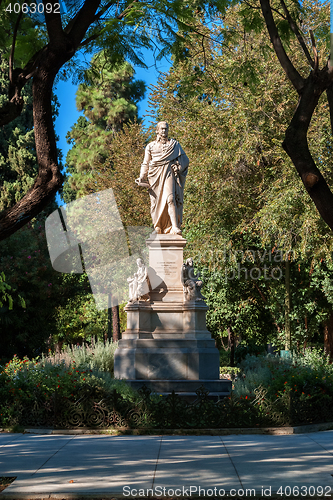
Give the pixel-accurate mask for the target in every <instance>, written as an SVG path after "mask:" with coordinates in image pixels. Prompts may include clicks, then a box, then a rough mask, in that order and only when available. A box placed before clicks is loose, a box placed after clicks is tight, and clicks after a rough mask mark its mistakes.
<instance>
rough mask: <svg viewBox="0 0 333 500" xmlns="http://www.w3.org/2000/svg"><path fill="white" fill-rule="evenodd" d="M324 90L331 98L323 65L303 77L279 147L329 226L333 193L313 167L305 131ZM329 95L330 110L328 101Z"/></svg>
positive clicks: (326, 69)
mask: <svg viewBox="0 0 333 500" xmlns="http://www.w3.org/2000/svg"><path fill="white" fill-rule="evenodd" d="M325 90H326V92H327V91H328V96H330V97H331V95H332V94H331V92H332V76H331V75H330V73H329V71H328V68H327V66H326V67H325V68H323V69H322V70H321V71H320V72H318V73H315V72H311V73H310V75H309V77H308V78H307V79H306V80H305V84H304V88H303V91H302V93H301V95H300V97H299V101H298V105H297V108H296V111H295V113H294V116H293V118H292V120H291V122H290V125H289V127H288V129H287V131H286V135H285V139H284V141H283V144H282V146H283V148H284V150H285V151H286V153H287V154H288V156H289V157H290V158H291V160H292V162H293V164H294V165H295V167H296V170H297V172H298V174H299V176H300V177H301V179H302V182H303V184H304V186H305V188H306V190H307V192H308V194H309V195H310V197H311V198H312V200H313V202H314V203H315V205H316V207H317V210H318V212H319V213H320V215H321V217H322V218H323V220H324V221H325V222H326V224H327V225H328V226H329V227H330V228H331V229H333V210H332V207H333V194H332V192H331V190H330V188H329V186H328V184H327V182H326V181H325V179H324V177H323V176H322V174H321V172H320V170H319V169H318V168H317V166H316V164H315V162H314V160H313V158H312V155H311V153H310V151H309V146H308V141H307V132H308V128H309V125H310V122H311V118H312V115H313V113H314V110H315V109H316V107H317V104H318V101H319V98H320V96H321V94H322V93H323V92H324V91H325ZM330 97H329V103H330V112H331V109H332V108H331V105H332V101H331V99H330Z"/></svg>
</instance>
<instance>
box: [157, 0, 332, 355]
mask: <svg viewBox="0 0 333 500" xmlns="http://www.w3.org/2000/svg"><path fill="white" fill-rule="evenodd" d="M288 6H289V4H288ZM289 7H290V8H291V11H292V13H293V14H292V15H296V12H297V15H299V17H300V19H301V21H302V23H303V24H302V30H304V32H305V31H306V29H307V28H308V27H309V26H310V25H311V23H312V21H313V20H314V17H316V19H318V26H317V27H318V29H320V27H324V26H325V21H324V20H325V19H326V20H327V19H328V18H327V15H328V9H327V5H323V4H319V3H316V2H305V3H304V4H303V5H302V8H301V9H300V11H299V10H298V9H299V7H298V6H296V5H295V6H292V5H291V6H289ZM314 12H315V13H316V14H314ZM326 22H327V21H326ZM262 23H263V19H262V15H261V13H260V10H256V9H250V8H249V7H248V6H246V5H241V6H239V5H237V6H232V7H230V8H227V9H226V11H225V15H224V16H223V19H221V18H220V19H217V22H216V23H215V24H212V25H211V26H210V27H208V26H207V25H205V24H204V22H202V20H198V24H197V32H196V34H187V36H186V39H185V42H184V43H185V46H186V47H187V55H186V57H184V58H183V59H182V60H175V61H174V64H173V66H172V68H171V70H170V71H169V72H168V73H167V74H163V75H162V76H161V78H160V80H159V84H158V86H156V87H155V88H154V90H153V92H152V95H151V103H152V116H153V117H154V118H155V120H156V121H157V120H161V119H163V120H166V121H168V123H169V125H170V130H171V134H172V136H173V137H175V138H176V139H177V140H179V141H180V143H181V144H182V146H183V147H184V149H185V151H186V153H187V155H188V156H189V158H190V168H189V174H188V176H187V181H186V189H185V200H184V221H185V227H184V235H185V237H186V239H187V240H188V244H187V247H186V252H187V255H191V256H192V257H193V258H194V261H195V262H196V263H197V265H198V267H199V269H200V271H201V274H202V278H203V281H204V283H205V286H204V289H203V294H204V296H205V297H206V299H207V302H208V304H209V306H210V311H209V313H208V315H207V320H208V325H209V328H210V330H211V331H212V333H213V335H214V336H215V338H217V339H218V338H219V337H223V336H225V332H226V330H227V328H228V327H230V326H231V327H232V328H233V331H234V333H235V335H237V336H241V338H242V339H243V340H245V341H247V340H251V339H252V340H256V341H257V343H263V344H264V343H267V342H271V341H273V340H274V343H275V345H281V346H282V345H283V344H284V336H285V293H286V288H285V280H284V278H285V260H286V258H287V257H286V256H287V255H288V252H289V251H291V255H292V264H291V295H292V298H291V304H292V310H291V318H290V319H291V326H292V343H293V345H299V344H301V343H304V342H307V341H309V340H310V339H311V338H313V336H317V338H318V336H319V335H320V331H321V325H322V323H323V322H324V321H325V320H326V318H327V317H328V315H329V313H330V311H331V303H330V288H331V281H332V268H331V264H330V261H331V252H332V243H333V239H332V235H331V234H330V232H329V231H328V229H327V227H326V226H325V224H324V223H323V222H322V220H321V218H320V216H319V215H318V213H317V211H316V209H315V207H314V205H313V204H312V202H311V200H310V198H309V196H308V194H307V192H306V191H305V189H304V187H303V184H302V182H301V180H300V179H299V177H298V174H297V172H296V171H295V169H294V167H293V166H292V164H291V162H290V159H289V158H288V157H287V155H286V154H285V152H284V151H283V149H282V147H281V143H282V140H283V138H284V133H285V130H286V128H287V126H288V124H289V121H290V119H291V117H292V114H293V112H294V106H295V99H297V97H296V95H295V92H294V90H293V88H292V87H291V85H290V82H289V81H288V79H287V77H286V75H285V74H284V73H283V71H282V69H281V68H280V67H279V65H277V63H276V56H275V54H274V53H273V52H272V50H271V48H270V46H269V44H268V40H267V36H266V32H265V31H262V29H261V27H262ZM305 25H306V27H305ZM199 32H200V33H201V35H198V33H199ZM284 39H285V41H286V43H288V44H289V46H290V48H291V50H293V58H294V60H295V61H296V62H297V64H299V69H300V71H301V72H302V74H303V73H304V74H306V72H307V71H308V68H307V67H305V65H304V63H303V54H302V53H301V52H300V50H299V47H298V43H295V41H294V38H293V37H292V36H290V32H288V33H287V32H286V33H285V38H284ZM288 39H289V40H288ZM325 43H326V42H325V40H322V39H321V40H319V39H318V48H319V47H320V48H319V50H320V51H325V50H326V48H325ZM258 54H259V55H260V56H258ZM309 135H310V137H311V139H310V143H311V144H310V148H311V151H314V155H315V158H316V160H318V161H319V162H320V163H321V164H322V165H323V168H324V170H325V177H326V176H327V177H326V178H327V179H330V178H331V175H332V164H331V163H332V155H331V151H332V137H331V135H330V123H329V114H328V112H327V105H326V103H325V102H324V100H322V101H320V104H319V106H318V109H317V111H316V114H315V116H314V119H313V123H312V125H311V133H310V134H309ZM323 158H325V160H324V161H323ZM326 168H327V171H326ZM198 200H200V210H198V209H197V208H198ZM247 252H248V253H247ZM279 252H280V253H281V254H282V255H283V258H281V259H280V260H279V261H276V260H275V257H276V255H277V253H279ZM251 253H252V255H254V257H253V258H252V260H251ZM265 266H266V268H267V270H268V274H267V275H265V274H264V272H265V271H264V268H265ZM274 269H275V273H276V275H277V277H275V276H272V275H271V273H272V272H273V270H274ZM258 275H259V276H258ZM323 283H324V286H323Z"/></svg>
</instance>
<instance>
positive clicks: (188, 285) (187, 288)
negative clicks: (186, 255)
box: [181, 258, 204, 301]
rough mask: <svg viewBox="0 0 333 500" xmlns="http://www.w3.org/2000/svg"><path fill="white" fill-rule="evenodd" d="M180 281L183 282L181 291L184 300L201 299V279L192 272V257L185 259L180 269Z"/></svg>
mask: <svg viewBox="0 0 333 500" xmlns="http://www.w3.org/2000/svg"><path fill="white" fill-rule="evenodd" d="M181 282H182V284H183V292H184V299H185V301H189V300H203V299H204V297H203V296H202V295H201V287H202V285H203V283H202V281H200V280H199V279H198V276H196V275H195V273H194V267H193V259H192V258H190V259H187V260H186V262H185V264H183V265H182V269H181Z"/></svg>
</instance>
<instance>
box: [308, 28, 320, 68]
mask: <svg viewBox="0 0 333 500" xmlns="http://www.w3.org/2000/svg"><path fill="white" fill-rule="evenodd" d="M310 37H311V42H312V50H313V53H314V58H315V60H314V66H313V71H314V72H315V73H317V72H318V66H319V57H318V51H317V47H316V41H315V39H314V36H313V32H312V30H310Z"/></svg>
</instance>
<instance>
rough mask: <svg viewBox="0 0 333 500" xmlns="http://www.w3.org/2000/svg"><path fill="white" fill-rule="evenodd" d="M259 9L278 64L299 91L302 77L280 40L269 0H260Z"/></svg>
mask: <svg viewBox="0 0 333 500" xmlns="http://www.w3.org/2000/svg"><path fill="white" fill-rule="evenodd" d="M260 5H261V10H262V13H263V16H264V19H265V22H266V26H267V29H268V33H269V36H270V39H271V42H272V44H273V47H274V50H275V53H276V55H277V57H278V59H279V61H280V64H281V66H282V68H283V70H284V71H285V73H286V75H287V76H288V78H289V80H290V81H291V83H292V84H293V86H294V87H295V89H296V90H297V92H300V91H301V90H302V88H303V86H304V79H303V78H302V77H301V75H300V74H299V73H298V71H297V69H296V68H295V67H294V65H293V64H292V62H291V61H290V59H289V57H288V56H287V53H286V51H285V50H284V47H283V45H282V42H281V38H280V36H279V33H278V30H277V27H276V24H275V21H274V18H273V15H272V10H271V7H270V3H269V0H260Z"/></svg>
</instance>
